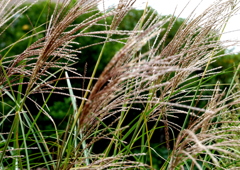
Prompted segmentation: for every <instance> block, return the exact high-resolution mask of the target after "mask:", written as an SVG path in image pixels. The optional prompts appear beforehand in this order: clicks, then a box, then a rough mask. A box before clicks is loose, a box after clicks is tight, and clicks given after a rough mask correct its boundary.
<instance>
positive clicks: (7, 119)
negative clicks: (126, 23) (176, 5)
mask: <svg viewBox="0 0 240 170" xmlns="http://www.w3.org/2000/svg"><path fill="white" fill-rule="evenodd" d="M135 1H136V0H119V2H118V4H117V5H116V6H113V7H111V8H108V9H106V7H105V2H104V0H79V1H71V0H63V1H56V3H55V4H54V8H53V10H52V11H51V10H50V1H49V2H47V1H46V2H44V3H43V5H44V6H43V8H46V9H49V10H48V13H47V14H46V16H47V17H46V21H45V23H44V24H43V25H40V26H37V25H36V26H35V25H31V26H32V29H31V30H29V31H27V32H26V33H25V35H24V36H22V37H21V38H20V39H19V40H17V41H16V42H13V43H12V44H10V45H7V46H0V48H1V49H0V54H1V59H0V66H1V67H0V95H1V103H0V105H1V107H0V108H1V110H0V127H1V132H0V138H1V141H0V148H1V150H0V169H36V168H40V167H41V168H46V169H48V170H51V169H54V170H65V169H66V170H70V169H71V170H74V169H82V170H83V169H85V170H87V169H94V170H95V169H98V170H100V169H161V170H165V169H170V170H175V169H191V170H195V169H199V170H200V169H201V170H202V169H203V170H204V169H219V170H220V169H221V170H222V169H238V168H240V161H239V160H240V134H239V130H240V126H239V125H240V121H239V113H240V112H239V109H240V98H239V97H240V91H239V88H240V87H239V69H240V66H239V63H237V64H238V65H235V66H234V68H235V71H234V72H233V73H232V78H231V82H229V83H228V84H227V85H226V84H225V85H223V84H221V80H220V81H218V80H217V81H215V80H216V77H217V76H219V75H223V74H226V73H225V72H226V71H225V70H222V69H221V66H217V67H212V64H213V63H214V62H215V61H217V60H219V59H221V58H222V57H223V56H225V55H228V54H227V53H226V49H227V48H228V47H232V46H237V45H238V42H237V41H226V42H223V41H220V38H221V36H222V34H223V32H224V29H225V27H226V24H227V22H228V20H229V19H230V18H231V17H232V16H234V15H235V14H236V13H237V12H239V4H240V3H239V1H236V0H226V1H220V0H219V1H215V2H214V3H213V4H212V5H211V6H209V7H208V8H207V9H206V10H205V11H203V12H202V13H201V14H200V15H198V16H195V13H194V12H195V11H194V10H193V11H192V13H191V14H190V16H189V17H188V18H187V19H185V20H184V22H183V23H182V24H181V26H180V27H179V29H178V30H177V32H176V34H175V35H174V37H173V38H172V39H171V41H170V42H167V39H168V37H169V33H170V31H171V29H172V28H173V27H174V24H175V23H176V22H177V21H178V18H177V17H174V16H165V17H162V16H160V15H159V14H158V13H157V12H156V11H154V10H152V9H151V8H149V7H146V8H145V9H144V10H143V12H142V16H141V18H140V19H139V21H138V22H137V23H136V24H135V26H134V28H133V29H132V30H127V29H126V30H121V29H119V27H120V24H121V22H122V21H123V19H124V17H125V16H126V15H127V14H128V13H129V12H130V11H131V10H132V9H133V5H134V3H135ZM24 2H25V1H17V2H15V3H14V2H12V3H10V1H9V0H2V1H0V6H1V7H0V16H1V17H0V28H1V30H0V31H1V32H0V37H1V35H3V34H4V33H5V31H6V30H7V29H10V28H11V25H12V24H14V23H15V21H16V20H17V19H18V17H20V16H21V15H22V14H24V12H26V11H27V10H31V7H32V6H33V5H34V3H36V2H37V1H36V2H33V3H30V4H24ZM98 5H101V6H103V7H104V8H103V11H99V10H98V8H97V7H98ZM92 13H93V14H92ZM86 14H92V15H90V16H89V17H87V18H84V20H82V21H81V22H78V23H75V21H76V20H77V19H78V18H79V17H80V16H83V15H86ZM39 15H43V13H41V12H39ZM38 17H40V16H36V20H37V18H38ZM109 20H110V22H109ZM166 25H167V27H166ZM41 26H44V27H45V29H44V30H40V29H39V28H40V27H41ZM96 26H97V27H96ZM98 27H101V28H103V29H101V30H96V29H95V28H98ZM36 37H38V38H36ZM85 37H92V38H93V39H96V40H98V41H93V42H89V44H88V45H84V46H83V45H82V44H81V43H79V42H78V41H77V39H81V38H85ZM1 40H2V42H4V39H1ZM24 41H27V42H28V46H26V48H25V49H24V51H22V52H21V53H20V54H15V55H10V54H11V53H10V52H11V51H12V50H14V48H15V47H16V46H17V45H19V44H21V43H22V42H24ZM109 44H111V46H114V44H121V48H119V49H118V50H117V51H116V53H115V55H113V56H111V59H110V61H109V62H108V64H106V65H105V66H104V69H103V70H101V72H100V74H98V71H99V67H100V64H101V62H102V60H103V59H104V56H105V52H106V49H107V48H109ZM93 46H100V47H101V51H100V53H99V54H97V55H98V57H97V61H96V63H95V65H94V66H93V70H92V72H91V73H90V74H87V73H88V69H87V67H88V66H87V64H86V65H82V66H80V67H82V68H84V71H82V72H81V71H79V70H78V69H77V68H76V66H75V65H77V63H78V61H79V60H81V59H83V57H85V58H88V56H87V55H86V53H85V54H84V55H82V54H81V53H82V52H84V51H85V50H87V49H89V48H91V47H93ZM89 60H91V58H89ZM73 82H74V83H73ZM54 96H55V97H54ZM56 96H57V97H56ZM62 97H67V98H69V99H70V100H69V103H70V104H69V105H68V106H67V107H68V111H66V113H65V115H64V119H63V120H62V121H61V122H58V121H56V119H55V118H54V116H53V113H52V112H51V111H52V110H51V105H52V102H53V101H52V100H55V99H56V98H62ZM59 100H60V99H59ZM63 105H67V104H66V103H63ZM33 108H34V109H33ZM41 120H45V121H46V122H48V123H46V126H48V125H49V126H51V127H52V130H51V131H47V130H46V129H44V128H43V126H42V123H41ZM43 122H44V121H43ZM44 125H45V124H44ZM156 139H158V140H156ZM156 141H157V142H156ZM103 143H104V144H103ZM102 144H103V145H102ZM98 148H100V149H99V150H100V151H99V150H97V149H98ZM159 150H165V151H166V153H165V154H162V152H160V151H159ZM155 160H158V161H155ZM160 162H161V163H160Z"/></svg>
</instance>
